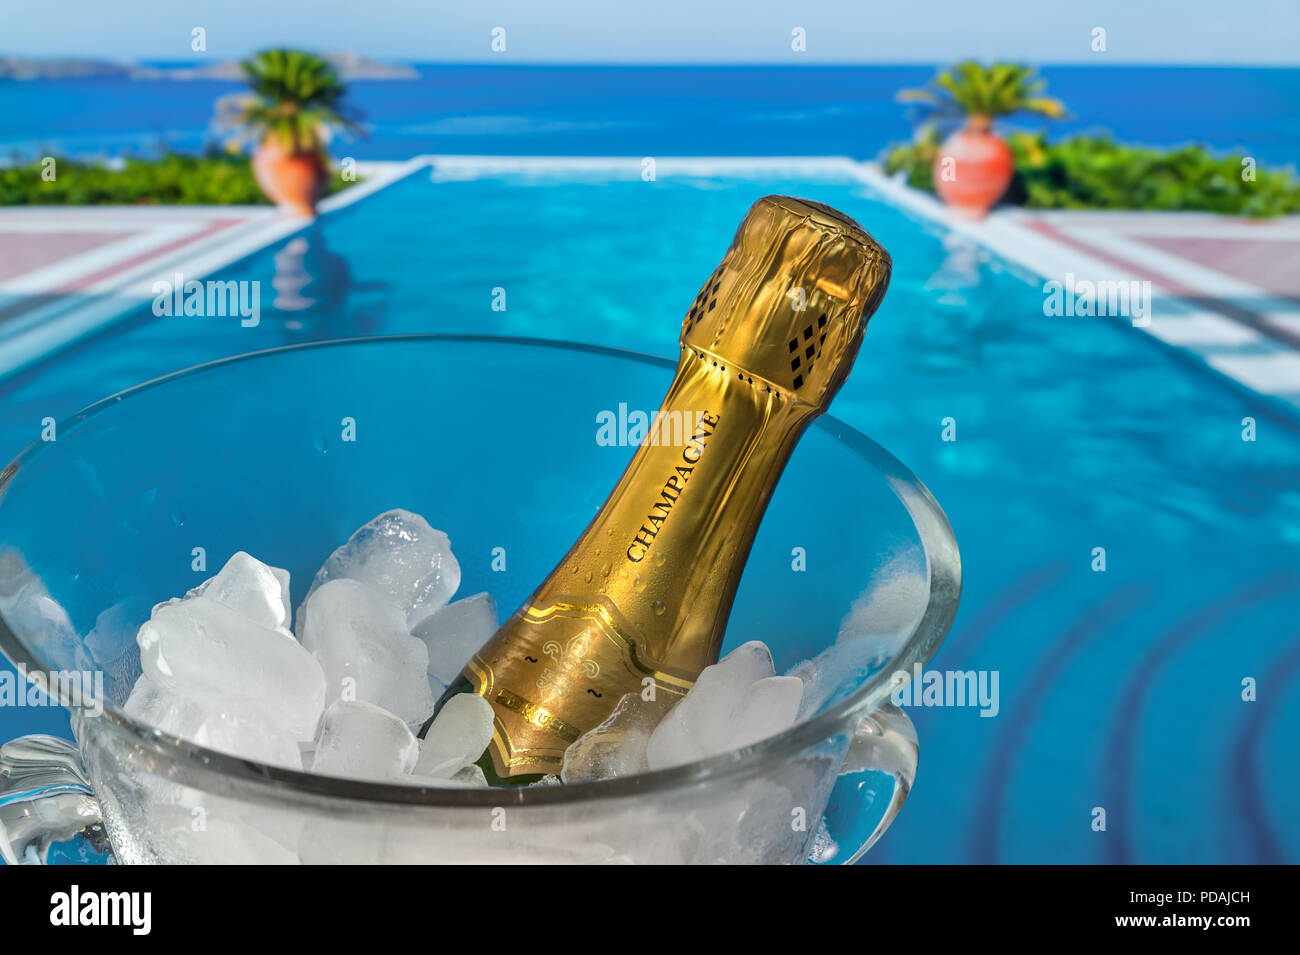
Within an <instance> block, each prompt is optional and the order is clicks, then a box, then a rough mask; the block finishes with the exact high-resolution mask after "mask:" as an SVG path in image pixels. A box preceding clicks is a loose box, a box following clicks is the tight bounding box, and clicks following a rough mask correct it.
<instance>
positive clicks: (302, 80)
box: [231, 49, 360, 153]
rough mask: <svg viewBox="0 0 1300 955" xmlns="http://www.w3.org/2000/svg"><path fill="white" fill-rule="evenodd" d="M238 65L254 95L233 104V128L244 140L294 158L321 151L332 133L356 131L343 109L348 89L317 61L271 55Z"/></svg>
mask: <svg viewBox="0 0 1300 955" xmlns="http://www.w3.org/2000/svg"><path fill="white" fill-rule="evenodd" d="M240 65H241V66H242V67H243V70H244V76H245V78H246V79H247V80H248V85H249V88H250V89H251V90H252V91H253V95H252V96H250V97H244V98H242V99H240V100H239V101H238V102H237V104H236V106H235V113H234V116H233V117H231V119H232V121H233V122H232V123H231V125H233V126H234V127H236V128H237V129H238V130H239V131H240V132H241V133H242V135H243V137H244V138H246V139H251V140H254V141H256V142H257V143H262V142H266V141H268V140H269V141H272V142H274V143H276V144H277V145H279V146H280V147H281V148H282V149H284V150H286V151H287V152H293V153H297V152H313V151H321V150H323V149H324V144H325V141H326V140H328V138H329V136H330V134H331V133H332V132H334V131H338V130H343V131H348V132H359V131H360V126H358V125H357V123H356V122H355V121H354V120H353V119H351V118H350V117H348V116H347V115H345V112H344V109H343V106H342V100H343V96H344V94H345V93H346V92H347V88H346V87H345V86H344V85H343V83H342V81H341V80H339V77H338V74H337V73H336V72H334V68H333V67H332V66H330V65H329V64H328V63H326V62H325V61H324V60H322V59H321V58H320V57H318V56H315V55H313V54H311V53H304V52H302V51H300V50H286V49H274V50H264V51H263V52H261V53H258V54H257V55H256V56H254V57H252V58H251V59H248V60H245V61H244V62H243V63H242V64H240Z"/></svg>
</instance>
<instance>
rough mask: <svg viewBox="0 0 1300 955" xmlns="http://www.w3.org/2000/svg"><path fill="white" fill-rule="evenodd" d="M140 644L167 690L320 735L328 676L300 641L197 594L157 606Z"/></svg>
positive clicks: (304, 735) (298, 734)
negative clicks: (258, 712) (233, 704)
mask: <svg viewBox="0 0 1300 955" xmlns="http://www.w3.org/2000/svg"><path fill="white" fill-rule="evenodd" d="M136 642H137V643H138V644H139V646H140V665H141V668H142V669H143V670H144V672H145V673H146V674H148V676H149V679H150V680H151V681H153V683H155V684H156V685H157V686H158V687H159V688H160V689H162V690H167V691H170V692H173V693H177V694H179V695H180V696H182V697H185V698H188V699H192V700H195V701H196V702H200V703H203V702H207V701H210V700H213V699H230V698H242V699H247V700H252V701H254V702H256V703H258V704H260V705H261V706H262V707H263V708H264V709H265V711H266V714H267V716H268V718H270V719H271V720H273V721H274V722H275V723H276V724H277V727H278V728H279V729H280V730H283V731H284V732H286V733H287V734H288V735H290V736H292V737H294V738H295V739H308V738H310V737H311V736H313V735H314V733H315V729H316V723H317V721H318V720H319V719H320V714H321V711H322V710H323V709H324V706H325V674H324V672H323V671H322V669H321V665H320V664H319V663H317V662H316V658H315V657H313V656H312V655H311V654H310V653H309V652H308V651H307V650H306V649H304V648H303V647H302V646H301V645H300V644H299V643H298V642H297V641H296V640H290V639H285V637H284V635H283V634H282V633H278V632H276V631H274V630H270V629H267V628H264V627H260V626H258V625H257V624H255V623H253V622H252V621H251V620H249V619H248V618H247V617H245V616H243V615H241V614H239V613H237V612H236V611H234V610H231V609H230V608H229V607H226V606H224V605H223V604H220V603H218V602H217V601H215V600H212V599H210V598H208V597H206V596H197V597H189V598H187V599H185V600H182V601H180V602H178V603H171V604H164V605H160V606H159V607H157V608H156V609H155V610H154V613H153V615H152V616H151V617H150V618H149V620H148V622H146V623H145V624H143V625H142V626H141V627H140V632H139V633H138V634H137V635H136ZM421 648H423V645H421Z"/></svg>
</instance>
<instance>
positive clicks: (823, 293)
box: [681, 196, 891, 410]
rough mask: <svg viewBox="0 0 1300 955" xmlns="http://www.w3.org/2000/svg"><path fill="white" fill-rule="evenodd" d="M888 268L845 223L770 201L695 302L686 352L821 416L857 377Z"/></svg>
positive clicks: (815, 208) (802, 202)
mask: <svg viewBox="0 0 1300 955" xmlns="http://www.w3.org/2000/svg"><path fill="white" fill-rule="evenodd" d="M890 266H891V263H890V259H889V253H888V252H886V251H885V249H884V247H883V246H882V245H880V243H878V242H877V241H876V240H875V239H873V238H872V237H871V236H870V235H868V234H867V232H866V230H865V229H863V228H862V226H860V225H858V224H857V223H856V222H854V221H853V220H852V219H850V218H849V217H848V216H846V215H844V214H843V213H841V212H837V211H836V210H834V209H832V208H831V207H830V206H826V205H822V204H821V203H819V202H810V201H808V200H806V199H794V198H791V197H789V196H766V197H764V198H762V199H759V200H758V202H756V203H754V205H753V206H752V207H751V208H750V210H749V213H748V214H747V215H746V216H745V219H744V221H743V222H741V224H740V228H739V229H738V230H737V231H736V237H735V238H734V239H733V240H732V242H731V248H730V249H728V250H727V254H726V255H725V256H724V257H723V259H722V262H721V264H720V265H719V266H718V268H717V269H716V270H715V271H714V273H713V274H712V275H711V276H709V280H708V281H707V282H705V283H704V288H703V289H701V290H700V294H699V295H697V296H696V297H695V302H694V304H693V305H692V306H691V310H690V311H689V312H688V313H687V315H686V320H685V321H684V322H683V323H682V337H681V345H682V348H684V349H689V350H691V351H693V352H694V353H695V354H696V356H697V357H699V358H708V359H710V360H714V361H717V362H718V363H719V366H720V367H724V368H725V369H726V373H727V374H729V375H731V376H732V377H735V376H740V377H741V378H744V379H748V380H752V383H753V384H755V385H757V386H759V387H767V388H771V389H773V390H775V391H777V392H778V393H780V394H782V395H788V396H790V397H793V398H795V399H797V400H799V401H803V402H806V403H808V404H811V405H815V406H817V407H819V408H821V409H823V410H824V409H825V408H826V407H827V406H828V405H829V404H830V402H831V399H832V398H833V397H835V393H836V392H837V391H839V388H840V385H842V384H843V383H844V379H845V378H846V377H847V376H848V373H849V369H850V368H852V367H853V360H854V359H855V358H856V357H857V354H858V347H859V346H860V345H861V344H862V333H863V330H864V329H865V328H866V325H867V319H869V318H870V317H871V314H872V313H873V312H874V311H875V310H876V306H877V305H879V304H880V300H881V299H882V298H883V297H884V294H885V289H886V287H887V286H888V285H889V272H890Z"/></svg>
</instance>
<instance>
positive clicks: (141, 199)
mask: <svg viewBox="0 0 1300 955" xmlns="http://www.w3.org/2000/svg"><path fill="white" fill-rule="evenodd" d="M54 170H55V178H54V179H53V180H52V181H49V182H46V181H45V179H44V177H43V176H42V172H43V171H44V166H43V165H42V164H41V163H28V164H25V165H16V166H9V167H7V168H0V205H6V206H15V205H59V206H62V205H68V206H81V205H87V206H90V205H155V204H156V205H216V206H225V205H268V204H269V200H268V199H267V198H266V196H265V195H263V194H262V190H261V189H260V188H259V187H258V185H257V181H256V179H254V178H253V169H252V163H251V162H250V161H249V159H248V157H247V156H241V155H212V156H183V155H168V156H164V157H162V158H161V159H128V160H126V164H125V168H123V169H121V170H116V169H112V168H109V167H106V166H102V165H97V164H94V163H84V162H77V161H74V160H71V159H56V161H55V165H54ZM349 185H352V183H351V182H344V181H343V180H342V179H341V178H340V177H339V175H338V174H337V173H335V174H334V176H332V177H331V180H330V184H329V187H328V189H329V192H337V191H339V190H340V189H343V188H344V187H346V186H349Z"/></svg>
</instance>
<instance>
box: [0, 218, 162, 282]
mask: <svg viewBox="0 0 1300 955" xmlns="http://www.w3.org/2000/svg"><path fill="white" fill-rule="evenodd" d="M135 234H136V233H134V232H4V231H0V282H7V281H9V280H10V279H13V278H17V277H18V276H20V275H26V274H27V273H28V272H35V271H36V270H37V269H43V268H45V267H46V266H47V265H54V264H55V263H57V262H61V261H63V260H64V259H69V258H71V257H72V256H74V255H80V254H81V253H83V252H89V251H90V250H91V249H97V248H99V247H100V246H103V245H108V243H110V242H116V241H119V240H121V239H125V238H128V237H130V236H132V235H135Z"/></svg>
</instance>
